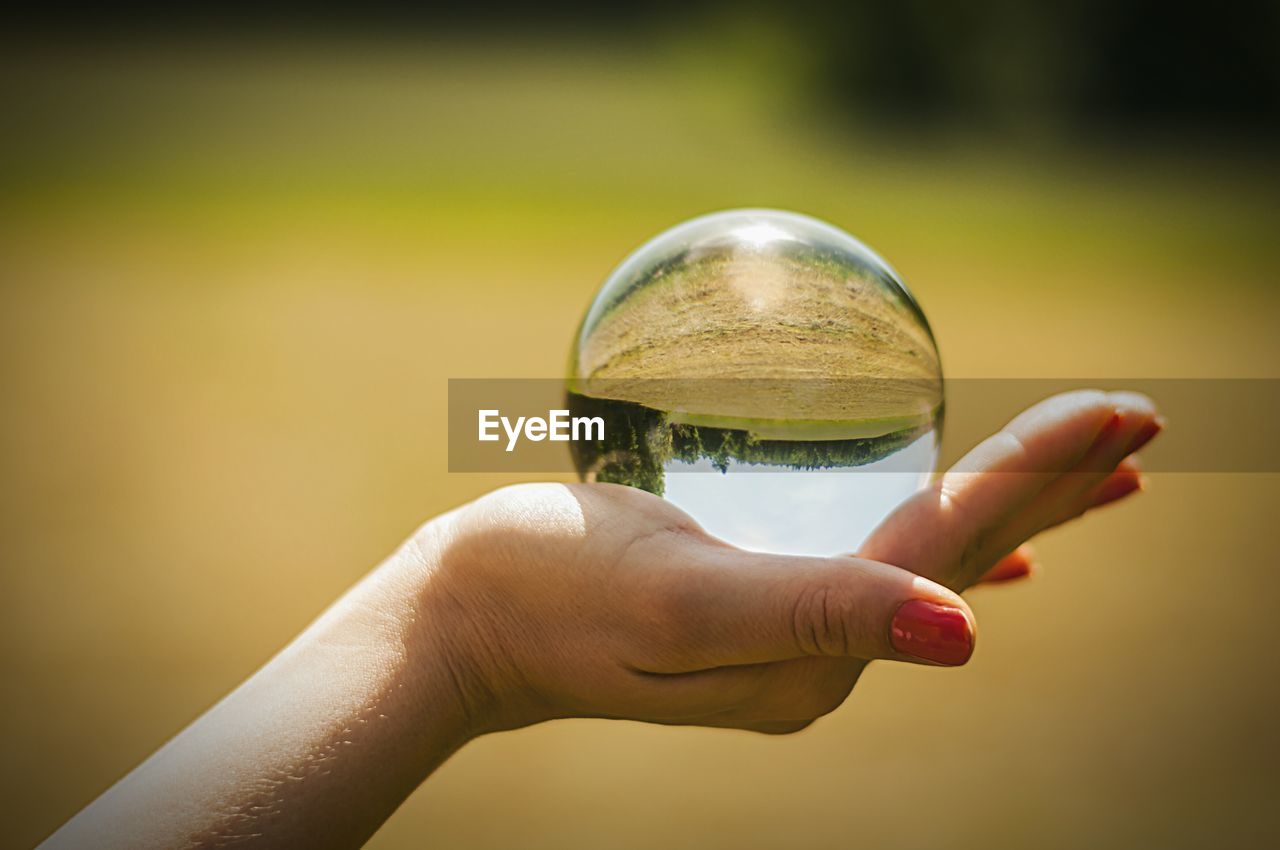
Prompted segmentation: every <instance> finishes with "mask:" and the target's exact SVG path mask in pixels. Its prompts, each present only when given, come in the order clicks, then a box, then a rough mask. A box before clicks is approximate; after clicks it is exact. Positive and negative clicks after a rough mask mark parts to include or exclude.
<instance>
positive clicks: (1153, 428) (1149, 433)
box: [1128, 416, 1164, 454]
mask: <svg viewBox="0 0 1280 850" xmlns="http://www.w3.org/2000/svg"><path fill="white" fill-rule="evenodd" d="M1163 430H1164V417H1163V416H1157V417H1155V418H1154V419H1151V420H1148V421H1147V422H1146V423H1145V424H1144V425H1143V426H1142V427H1141V428H1139V429H1138V433H1136V434H1134V435H1133V442H1132V443H1130V444H1129V452H1128V453H1129V454H1133V453H1134V452H1136V451H1137V450H1138V449H1140V448H1142V447H1143V446H1145V445H1146V444H1147V443H1149V442H1151V440H1152V438H1154V437H1155V435H1156V434H1159V433H1160V432H1161V431H1163Z"/></svg>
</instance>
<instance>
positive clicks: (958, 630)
mask: <svg viewBox="0 0 1280 850" xmlns="http://www.w3.org/2000/svg"><path fill="white" fill-rule="evenodd" d="M889 632H890V639H891V641H892V643H893V648H894V649H896V650H897V651H898V652H901V653H903V654H904V655H913V656H915V657H916V658H922V659H924V660H925V661H932V662H934V663H935V664H942V665H945V666H947V667H954V666H956V665H959V664H963V663H965V662H966V661H968V660H969V656H970V655H973V626H972V625H971V624H970V623H969V618H968V617H967V616H965V613H964V612H963V611H961V610H960V609H959V608H956V607H955V606H954V605H941V604H939V603H937V602H928V601H926V600H924V599H912V600H909V601H907V602H904V603H902V607H900V608H899V609H898V613H896V614H894V615H893V624H892V625H891V626H890V628H889Z"/></svg>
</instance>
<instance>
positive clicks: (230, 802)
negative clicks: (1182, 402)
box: [45, 391, 1160, 848]
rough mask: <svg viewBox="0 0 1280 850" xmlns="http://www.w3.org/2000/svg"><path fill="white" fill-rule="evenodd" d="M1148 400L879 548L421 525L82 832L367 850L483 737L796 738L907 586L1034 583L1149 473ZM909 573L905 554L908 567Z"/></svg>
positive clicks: (1078, 412) (109, 839)
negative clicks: (850, 552)
mask: <svg viewBox="0 0 1280 850" xmlns="http://www.w3.org/2000/svg"><path fill="white" fill-rule="evenodd" d="M1159 428H1160V420H1159V418H1158V416H1157V414H1156V411H1155V408H1154V406H1153V405H1152V403H1151V402H1150V400H1148V399H1146V398H1145V397H1142V396H1137V395H1131V394H1124V393H1109V394H1108V393H1102V392H1095V391H1088V392H1077V393H1070V394H1066V395H1063V396H1057V397H1054V398H1052V399H1049V400H1047V401H1044V402H1041V403H1040V404H1038V405H1036V406H1035V407H1033V408H1031V409H1029V410H1028V411H1026V412H1025V413H1023V414H1021V415H1020V416H1019V417H1017V418H1016V419H1014V420H1013V421H1012V422H1010V423H1009V424H1008V425H1007V426H1006V427H1005V428H1004V429H1003V430H1002V431H1001V432H999V433H998V434H996V435H994V436H993V437H991V438H989V439H988V440H986V441H985V442H983V443H982V444H980V445H979V446H978V447H976V448H975V449H974V450H973V451H972V452H970V453H969V454H968V455H967V456H966V457H965V458H964V459H963V460H961V461H960V462H959V463H958V464H957V465H956V467H954V468H953V469H952V470H950V471H949V472H948V473H946V474H945V475H943V476H942V477H941V478H940V479H939V480H938V481H937V482H936V483H935V484H934V485H933V486H932V487H930V488H928V489H926V490H924V491H922V492H920V493H918V494H917V495H916V496H915V497H913V498H912V499H910V500H908V501H907V502H906V503H904V504H903V505H902V506H900V507H899V508H898V509H897V510H896V511H895V512H894V513H893V514H892V515H891V516H890V517H889V518H887V519H886V520H885V522H884V523H883V524H882V525H881V526H880V527H879V528H878V529H876V531H875V532H874V533H873V534H872V535H871V537H870V539H869V540H868V541H867V542H866V543H865V544H864V546H863V547H862V549H861V550H860V551H859V552H858V556H857V557H833V558H804V557H788V556H778V555H769V554H760V553H751V552H745V551H742V550H739V549H736V548H734V547H732V546H730V545H728V544H726V543H724V542H722V541H719V540H717V539H715V538H712V537H711V536H709V535H708V534H706V533H705V532H704V531H702V529H701V528H699V526H698V525H697V524H696V523H695V522H694V521H693V520H692V519H691V518H690V517H688V516H687V515H685V514H683V513H682V512H681V511H679V510H678V509H676V508H675V507H674V506H672V505H670V504H669V503H667V502H665V501H663V500H662V499H659V498H656V497H654V496H651V495H649V494H647V493H643V492H641V491H638V490H634V489H630V488H626V487H619V486H615V485H568V486H566V485H559V484H544V485H522V486H517V487H511V488H506V489H503V490H499V491H497V492H495V493H492V494H489V495H487V496H485V497H483V498H481V499H479V500H478V501H476V502H473V503H471V504H469V505H465V506H463V507H461V508H459V509H457V510H455V511H453V512H451V513H449V514H446V515H444V516H441V517H438V518H436V519H434V520H432V521H431V522H429V523H427V524H426V525H425V526H423V527H422V528H421V529H420V530H419V531H418V532H417V533H415V534H414V535H413V536H412V537H411V538H410V539H409V541H407V542H406V543H405V544H404V546H403V547H401V549H400V550H399V551H398V552H396V553H395V554H394V555H392V556H391V557H390V558H389V559H388V560H387V561H386V562H384V563H383V564H382V565H380V566H379V567H377V568H376V569H375V570H374V571H373V572H371V573H370V574H369V575H368V576H366V577H365V579H363V580H362V581H361V582H360V583H359V584H358V585H356V586H355V587H354V588H353V589H352V590H351V591H349V592H348V593H347V594H346V595H345V596H343V597H342V598H341V599H340V600H338V601H337V602H336V603H335V604H334V605H333V607H332V608H330V609H329V610H328V611H327V612H325V613H324V614H323V615H322V616H321V617H320V618H319V619H318V620H317V621H316V622H315V623H314V624H312V625H311V626H310V627H309V628H308V629H307V630H306V631H305V632H304V633H303V634H302V635H300V636H299V637H298V638H297V639H296V640H295V641H294V642H293V643H291V644H290V645H289V646H288V647H286V648H285V649H284V650H283V651H282V652H281V653H280V654H279V655H278V656H276V657H275V658H274V659H272V660H271V661H270V662H269V663H268V664H267V665H266V666H265V667H264V668H262V669H261V670H260V671H258V672H257V673H256V674H255V675H254V676H253V677H251V678H250V679H249V680H248V681H246V682H245V683H244V684H243V685H241V686H240V687H239V688H238V689H237V690H235V691H234V692H233V693H231V694H230V695H228V696H227V697H226V698H225V699H224V700H223V701H222V702H221V703H219V704H218V705H217V706H215V707H214V708H213V709H211V710H210V711H209V712H208V713H206V714H205V715H204V716H203V717H201V718H200V719H198V720H197V721H196V722H195V723H193V724H192V725H191V726H189V727H188V728H187V729H186V730H184V731H183V732H182V733H180V734H179V735H178V736H177V737H176V738H174V739H173V740H172V741H170V742H169V743H168V744H166V745H165V746H164V747H163V748H162V749H160V750H159V751H158V752H156V753H155V754H154V755H152V756H151V758H149V759H148V760H147V761H146V762H144V763H143V764H142V765H141V766H139V767H138V768H137V769H135V770H134V771H133V772H132V773H130V774H129V775H128V776H126V777H125V778H124V779H122V780H121V781H120V782H119V783H117V784H116V785H115V786H114V787H112V788H111V789H109V790H108V791H107V792H106V793H104V794H103V795H102V796H101V797H99V798H98V799H97V800H96V801H94V802H93V803H92V804H91V805H90V806H88V807H87V808H86V809H85V810H83V811H82V812H80V813H79V814H78V815H77V816H76V817H74V818H73V819H72V820H71V821H70V822H68V823H67V824H66V825H65V826H64V827H63V828H62V829H61V830H59V831H58V832H57V833H56V834H54V835H53V836H52V837H51V838H50V839H49V840H48V841H47V842H46V844H45V846H46V847H50V848H63V847H89V846H92V847H98V848H112V847H131V848H136V847H219V846H232V845H234V846H242V845H255V846H305V847H355V846H359V845H360V844H361V843H363V842H364V841H365V840H366V839H368V838H369V836H371V835H372V834H373V832H374V831H375V830H376V829H377V828H378V827H379V825H381V823H382V822H383V821H384V820H385V819H386V818H387V817H388V816H389V815H390V814H391V813H392V812H393V811H394V810H395V808H396V807H397V806H398V805H399V804H400V803H401V802H402V801H403V800H404V799H405V797H407V796H408V795H409V793H410V792H412V791H413V789H414V788H415V787H417V786H418V785H419V784H420V783H421V782H422V781H423V780H424V779H426V777H427V776H428V775H429V774H430V773H431V772H432V771H433V770H434V769H435V768H436V767H438V766H439V765H440V764H441V763H443V762H444V761H445V759H447V758H448V757H449V756H450V755H451V754H452V753H453V752H454V751H456V750H457V749H458V748H459V747H461V746H463V745H464V744H465V743H466V742H467V741H469V740H471V739H473V738H475V737H478V736H480V735H483V734H487V733H490V732H496V731H500V730H504V729H514V728H517V727H521V726H527V725H530V724H533V723H538V722H541V721H545V720H550V719H554V718H561V717H610V718H629V719H634V720H642V721H649V722H654V723H664V724H692V725H702V726H719V727H732V728H738V729H746V730H751V731H755V732H762V733H768V734H784V733H792V732H797V731H799V730H801V729H803V728H805V727H806V726H808V725H809V724H811V723H812V722H813V721H814V720H815V719H816V718H818V717H821V716H822V715H824V714H827V713H829V712H831V711H833V710H834V709H835V708H837V707H838V706H839V705H840V704H841V703H842V702H843V701H844V700H845V699H846V698H847V697H848V695H849V693H850V691H851V690H852V689H853V687H854V685H855V684H856V683H857V680H858V678H859V676H860V675H861V673H862V671H863V669H865V667H866V665H867V664H868V663H869V661H870V660H872V659H877V658H885V659H891V660H895V661H900V662H910V663H928V662H925V661H923V660H922V659H919V658H915V657H913V656H910V655H905V654H903V653H900V652H898V651H897V650H895V649H894V647H893V644H892V641H891V638H890V632H891V628H890V623H891V621H892V619H893V616H894V614H895V612H896V611H897V610H898V608H899V606H901V605H902V604H903V603H904V602H906V601H908V600H915V599H920V600H928V601H932V602H935V603H939V604H945V605H949V606H953V607H954V608H958V609H960V610H961V611H963V612H964V614H965V616H966V617H968V618H970V623H972V613H971V612H970V611H969V609H968V607H967V605H966V604H965V602H964V601H963V599H961V597H960V596H958V595H957V594H958V592H960V591H963V590H964V589H966V588H968V587H970V586H972V585H974V584H975V583H978V582H980V581H983V580H986V581H991V582H1003V581H1009V580H1013V579H1017V578H1023V577H1025V576H1027V575H1029V574H1030V573H1031V572H1032V570H1033V568H1034V554H1033V553H1032V552H1031V550H1030V549H1029V547H1027V546H1024V545H1023V543H1024V541H1026V540H1028V539H1030V538H1031V537H1033V536H1034V535H1036V534H1038V533H1039V532H1041V531H1043V530H1045V529H1047V528H1050V527H1052V526H1055V525H1058V524H1061V523H1063V522H1066V521H1068V520H1070V519H1073V518H1075V517H1078V516H1080V515H1081V514H1083V513H1085V512H1086V511H1088V510H1090V509H1091V508H1094V507H1097V506H1100V505H1104V504H1108V503H1111V502H1114V501H1116V500H1118V499H1120V498H1123V497H1124V496H1126V495H1128V494H1130V493H1133V492H1137V491H1138V490H1139V489H1141V483H1142V482H1141V478H1140V470H1139V468H1138V466H1137V461H1136V458H1134V457H1133V452H1135V451H1136V450H1137V449H1138V448H1139V447H1140V446H1141V445H1142V444H1143V443H1145V442H1146V441H1147V440H1149V439H1150V438H1151V437H1152V436H1154V435H1155V433H1156V432H1157V431H1158V430H1159ZM890 564H894V565H895V566H890Z"/></svg>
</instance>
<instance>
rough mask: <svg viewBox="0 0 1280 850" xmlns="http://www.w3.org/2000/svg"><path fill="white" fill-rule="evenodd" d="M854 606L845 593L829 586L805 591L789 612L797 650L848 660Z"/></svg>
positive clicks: (851, 644)
mask: <svg viewBox="0 0 1280 850" xmlns="http://www.w3.org/2000/svg"><path fill="white" fill-rule="evenodd" d="M855 610H856V606H855V605H854V604H853V600H852V598H851V596H850V594H849V592H848V591H846V590H844V589H842V588H839V587H835V586H832V585H831V584H828V583H823V584H818V585H814V586H813V587H809V588H805V589H804V590H802V591H801V592H800V593H799V594H798V595H797V596H796V601H795V605H794V607H793V608H792V611H791V628H792V631H793V633H794V638H795V642H796V646H797V647H799V648H800V649H801V650H802V651H803V652H805V653H806V654H808V655H828V656H848V655H849V654H850V651H851V649H852V646H853V643H852V641H853V634H852V632H853V628H852V623H851V621H852V620H853V617H854V612H855Z"/></svg>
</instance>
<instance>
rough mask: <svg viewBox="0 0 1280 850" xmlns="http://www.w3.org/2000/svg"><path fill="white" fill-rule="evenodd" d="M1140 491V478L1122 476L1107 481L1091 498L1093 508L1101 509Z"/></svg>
mask: <svg viewBox="0 0 1280 850" xmlns="http://www.w3.org/2000/svg"><path fill="white" fill-rule="evenodd" d="M1141 489H1142V476H1140V475H1124V476H1117V477H1114V478H1111V479H1108V480H1107V482H1106V483H1105V484H1103V485H1102V487H1101V488H1100V489H1099V490H1098V492H1097V495H1095V496H1094V497H1093V506H1094V507H1095V508H1098V507H1102V506H1103V505H1106V504H1109V503H1111V502H1114V501H1116V500H1117V499H1123V498H1124V497H1125V496H1127V495H1129V494H1130V493H1133V492H1134V491H1136V490H1141Z"/></svg>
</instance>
